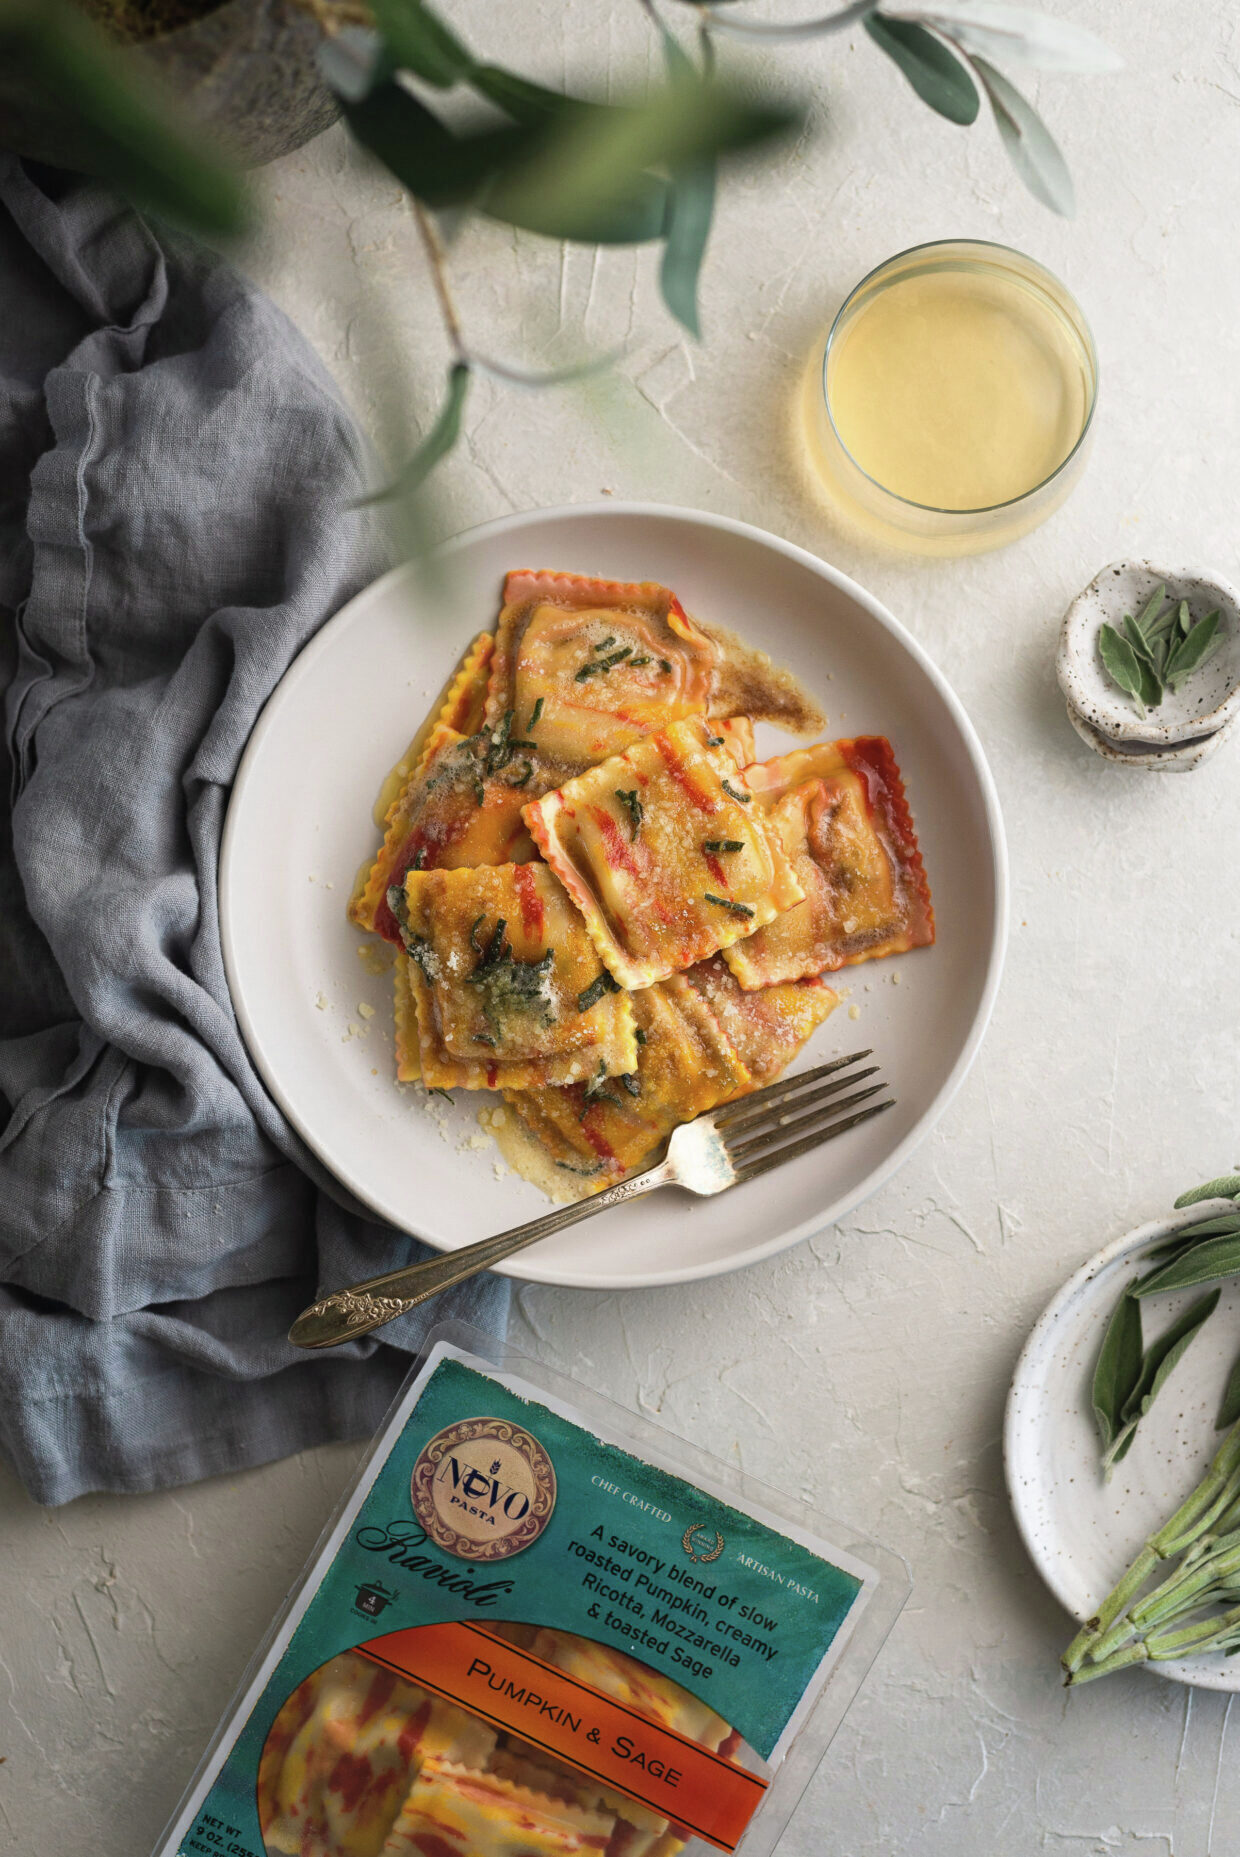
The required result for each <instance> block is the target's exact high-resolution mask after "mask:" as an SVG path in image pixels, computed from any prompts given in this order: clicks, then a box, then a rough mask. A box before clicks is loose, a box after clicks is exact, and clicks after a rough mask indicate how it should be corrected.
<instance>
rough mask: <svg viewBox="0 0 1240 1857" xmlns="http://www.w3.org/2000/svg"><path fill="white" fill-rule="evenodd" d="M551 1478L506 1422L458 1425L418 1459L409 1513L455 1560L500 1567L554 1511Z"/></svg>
mask: <svg viewBox="0 0 1240 1857" xmlns="http://www.w3.org/2000/svg"><path fill="white" fill-rule="evenodd" d="M555 1493H556V1492H555V1471H554V1469H553V1468H552V1465H551V1459H550V1458H549V1457H548V1455H547V1453H546V1451H545V1450H544V1449H543V1447H542V1445H541V1444H539V1442H538V1440H537V1438H535V1437H534V1435H533V1433H532V1432H528V1431H526V1430H525V1429H524V1427H523V1426H520V1425H514V1424H512V1423H511V1422H510V1421H509V1420H507V1419H483V1418H478V1419H460V1420H458V1422H457V1423H456V1424H455V1425H448V1426H446V1427H445V1428H444V1430H443V1431H441V1432H437V1433H436V1434H435V1436H434V1437H433V1438H432V1439H431V1440H430V1443H429V1444H427V1445H425V1446H424V1447H423V1449H422V1450H421V1451H420V1452H419V1454H418V1459H417V1462H416V1463H415V1464H414V1466H413V1475H412V1477H411V1479H410V1496H411V1498H412V1502H413V1512H414V1514H415V1515H416V1516H417V1518H418V1521H419V1522H420V1523H421V1524H422V1527H423V1528H424V1529H425V1530H426V1533H427V1534H428V1536H429V1537H430V1539H431V1540H432V1541H434V1542H435V1543H436V1545H437V1546H439V1547H441V1548H443V1549H444V1550H445V1551H446V1552H447V1553H449V1554H455V1555H456V1556H457V1557H458V1558H459V1559H461V1560H504V1559H506V1558H507V1556H508V1555H509V1554H519V1553H521V1551H522V1549H523V1548H527V1547H529V1546H530V1545H531V1544H532V1543H533V1542H535V1541H537V1539H538V1537H539V1535H540V1534H541V1533H542V1531H543V1529H544V1528H545V1527H546V1526H547V1523H548V1522H549V1521H550V1520H551V1512H552V1510H553V1509H554V1508H555Z"/></svg>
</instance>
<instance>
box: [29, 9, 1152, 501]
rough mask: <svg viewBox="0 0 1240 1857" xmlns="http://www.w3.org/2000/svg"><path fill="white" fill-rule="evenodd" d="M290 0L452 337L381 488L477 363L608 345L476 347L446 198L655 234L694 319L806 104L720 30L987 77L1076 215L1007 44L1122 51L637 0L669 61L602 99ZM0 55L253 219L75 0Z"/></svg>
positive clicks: (127, 157) (168, 174)
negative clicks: (637, 88) (730, 204)
mask: <svg viewBox="0 0 1240 1857" xmlns="http://www.w3.org/2000/svg"><path fill="white" fill-rule="evenodd" d="M299 3H300V4H301V5H302V6H303V7H304V9H305V10H306V11H307V12H308V13H309V14H310V15H311V17H312V18H313V19H314V20H315V21H316V23H317V24H318V25H319V26H320V28H321V30H322V32H323V42H322V44H321V45H320V47H319V53H318V63H319V69H320V74H321V76H322V77H323V79H324V81H325V82H326V83H327V84H328V85H329V87H330V88H331V89H332V90H333V91H334V92H335V94H336V96H337V97H338V99H339V101H340V105H341V109H342V112H343V115H344V117H345V120H346V122H347V124H348V127H349V130H350V131H351V133H352V135H353V136H354V138H355V139H356V140H357V141H358V142H359V143H360V144H361V145H362V146H363V147H364V148H366V149H367V150H368V151H369V152H370V154H371V155H373V156H374V157H375V158H376V159H377V160H378V161H380V162H381V163H382V164H383V165H384V166H385V167H386V168H387V169H388V171H389V172H390V173H391V174H392V175H394V176H395V178H396V179H397V180H398V181H399V182H400V183H401V184H402V186H404V187H405V188H406V189H407V190H408V192H409V194H410V195H411V196H412V201H413V209H414V215H415V220H416V223H417V227H418V231H419V235H420V238H421V241H422V245H423V249H424V251H425V253H426V257H427V263H428V267H429V271H430V275H431V280H432V284H433V287H434V289H435V293H436V297H437V300H438V303H439V308H440V311H441V314H442V317H443V322H444V328H445V331H446V333H447V336H448V341H449V345H450V348H451V351H452V354H451V362H450V366H449V373H448V380H447V385H446V391H445V395H444V399H443V402H442V404H441V407H440V410H439V413H438V415H437V417H436V419H435V421H434V423H433V425H432V427H431V429H430V430H429V431H428V433H427V435H426V437H425V438H424V439H423V441H422V443H421V445H420V446H419V448H418V450H417V451H416V453H415V454H414V456H413V457H412V458H411V459H410V461H409V463H408V464H407V465H406V466H405V468H404V469H403V470H402V471H401V472H400V473H399V475H398V476H397V478H396V479H395V480H394V482H393V483H392V484H391V485H389V486H388V487H387V488H386V489H385V490H382V491H380V492H378V493H377V498H376V499H372V500H378V499H382V498H385V497H388V496H395V495H398V494H407V493H409V492H411V491H413V490H415V489H416V488H417V487H418V486H419V485H420V484H421V483H422V482H423V480H424V479H425V478H426V476H427V475H428V473H429V472H430V471H431V469H432V468H433V467H434V465H435V464H436V463H437V462H438V460H439V459H440V458H441V457H443V456H444V455H445V453H446V452H448V451H449V450H450V449H451V447H452V446H453V444H454V443H455V442H456V439H457V438H458V436H459V434H460V431H461V422H462V417H463V414H464V409H465V404H466V400H467V397H468V392H469V387H470V383H471V380H472V378H473V376H474V374H475V373H487V374H490V375H493V376H494V377H496V378H497V379H500V380H503V381H506V382H508V383H510V384H513V385H516V386H547V385H552V384H556V383H558V382H562V381H564V380H568V379H573V378H577V377H579V376H580V374H581V373H582V372H583V371H589V369H590V368H592V367H597V366H599V365H605V364H606V362H607V361H608V360H610V359H614V357H603V358H602V360H601V361H596V362H594V363H590V364H587V367H586V368H585V369H583V368H580V367H577V368H568V369H555V370H551V371H549V372H530V371H528V370H525V369H522V368H518V367H514V366H512V365H510V364H508V363H506V362H502V361H497V360H493V359H490V358H488V357H486V356H484V355H482V354H480V353H478V352H477V351H476V350H475V349H473V348H472V346H471V345H470V343H469V342H468V340H467V339H466V335H465V332H464V329H463V325H462V320H461V317H460V315H459V313H458V311H457V309H456V306H455V304H454V302H453V299H452V294H451V290H450V287H449V284H448V278H447V267H446V258H445V251H444V247H443V244H442V241H441V238H440V234H439V232H438V230H437V228H436V226H435V223H434V221H433V219H432V215H433V214H435V213H446V212H456V213H460V212H462V211H469V212H475V213H480V214H482V215H484V216H486V217H489V218H492V219H495V220H499V221H501V222H503V223H504V224H506V225H510V226H514V227H517V228H519V229H521V230H523V231H526V232H533V233H537V234H541V235H542V236H544V237H547V238H553V239H563V240H569V241H573V242H577V243H584V244H591V245H635V244H646V243H659V244H661V246H662V255H661V262H660V269H659V282H660V288H661V291H662V295H663V299H664V302H665V304H666V306H667V308H668V310H669V311H670V313H671V314H672V316H674V317H675V318H676V320H677V321H678V322H679V323H681V324H682V326H683V327H684V328H685V329H687V330H688V331H689V333H690V334H692V335H694V336H695V337H700V334H701V323H700V313H699V307H698V293H699V280H700V276H701V269H702V264H703V260H704V257H705V253H706V248H707V243H708V240H709V236H710V230H711V224H712V220H713V216H714V208H715V199H716V193H717V188H718V183H719V169H720V164H721V163H722V162H724V161H726V160H729V159H732V158H735V157H737V156H740V155H743V154H745V153H747V152H750V151H753V150H756V149H759V148H769V147H771V146H772V145H774V144H776V143H778V142H779V141H780V140H781V139H785V138H787V137H789V136H790V135H791V134H792V133H794V132H795V131H796V130H798V129H799V128H800V127H801V126H802V125H803V123H804V121H805V117H806V111H805V108H804V105H803V104H802V103H801V102H800V101H798V100H795V99H792V98H787V99H783V100H777V101H774V102H770V101H765V100H762V99H759V98H757V97H756V96H755V95H753V94H752V93H751V91H749V90H748V89H746V88H745V87H744V86H743V85H742V84H741V83H739V82H738V81H737V79H736V78H735V77H734V76H733V75H731V74H721V73H720V71H719V70H718V69H717V66H716V57H715V43H714V42H715V38H716V36H719V35H723V36H727V37H731V38H735V39H742V40H747V41H749V42H751V43H753V42H766V43H771V44H776V45H778V44H781V43H782V44H788V43H795V42H797V41H800V40H806V39H812V38H817V37H822V36H825V35H829V34H833V33H838V32H841V31H845V30H847V29H848V28H850V27H852V26H855V25H857V24H860V25H862V26H863V27H864V29H865V31H866V33H867V34H868V36H869V38H870V39H871V41H872V42H873V43H874V44H875V45H876V46H877V47H878V49H879V50H880V51H882V52H883V53H884V54H885V55H886V56H887V57H888V58H889V59H891V61H892V62H893V63H894V64H895V66H896V67H897V69H898V70H899V71H900V72H901V74H902V75H903V77H904V78H905V79H906V80H907V82H908V83H909V85H910V86H911V88H912V89H913V91H914V92H915V93H916V95H917V96H918V97H920V98H921V100H922V101H923V102H924V103H926V104H927V105H928V106H929V107H930V108H931V109H933V110H935V111H937V113H938V114H939V115H941V116H943V117H945V118H946V119H947V120H948V121H949V122H952V123H956V124H960V125H962V126H967V125H968V124H970V123H973V122H974V121H976V119H977V117H978V114H979V112H980V108H981V100H982V97H983V96H985V98H986V99H987V101H988V102H989V103H990V106H991V111H992V113H993V116H994V119H995V123H996V126H997V128H998V132H999V135H1000V138H1001V140H1002V143H1003V146H1004V147H1005V149H1006V151H1007V153H1008V155H1009V157H1010V159H1011V161H1012V163H1013V165H1014V167H1015V169H1016V171H1017V173H1018V174H1019V175H1020V177H1021V179H1022V180H1023V181H1024V183H1025V185H1026V186H1027V187H1028V188H1029V189H1030V191H1031V192H1032V193H1033V194H1034V195H1035V196H1036V197H1037V198H1038V199H1039V200H1041V201H1042V202H1043V203H1044V204H1045V205H1047V206H1049V207H1051V208H1052V209H1053V210H1055V211H1056V212H1060V213H1064V214H1071V212H1072V211H1073V205H1074V202H1073V191H1072V181H1071V177H1070V175H1069V173H1068V169H1067V165H1066V163H1065V161H1064V158H1063V156H1062V154H1061V152H1060V150H1059V148H1058V146H1057V145H1056V143H1055V141H1054V139H1053V137H1052V135H1051V133H1050V131H1049V129H1048V128H1047V127H1046V125H1045V123H1044V122H1043V121H1042V119H1041V117H1040V116H1039V115H1038V113H1037V112H1036V110H1035V109H1034V107H1033V105H1032V104H1031V103H1030V102H1029V101H1028V99H1027V98H1026V97H1025V96H1024V95H1023V94H1022V93H1021V92H1020V91H1019V90H1017V88H1016V87H1015V85H1013V84H1012V83H1011V82H1010V80H1009V79H1008V78H1006V77H1005V76H1004V75H1003V74H1002V72H1001V71H1000V70H999V69H998V68H997V65H996V63H995V61H996V60H1002V61H1003V62H1006V63H1014V64H1020V65H1026V66H1028V67H1030V68H1033V69H1041V70H1047V71H1072V72H1099V71H1111V70H1114V69H1116V68H1117V67H1118V65H1119V60H1118V59H1117V58H1116V57H1115V56H1114V54H1113V53H1112V52H1110V50H1109V49H1108V48H1107V47H1106V46H1105V45H1103V44H1102V42H1101V41H1100V40H1098V39H1096V38H1094V37H1093V36H1092V35H1091V34H1089V33H1087V32H1085V31H1084V30H1083V29H1082V28H1081V27H1078V26H1075V25H1072V24H1070V23H1069V22H1066V21H1063V20H1057V19H1053V18H1050V17H1048V16H1047V15H1045V14H1042V13H1039V12H1036V11H1034V10H1033V9H1031V8H1029V7H1025V6H1017V5H1010V4H1007V0H939V4H934V0H922V3H921V4H918V5H914V6H902V5H898V4H895V3H894V0H852V3H851V4H845V5H843V6H841V7H838V8H836V9H835V10H834V11H833V12H830V13H827V14H825V15H822V16H819V17H811V18H804V19H795V18H794V19H785V18H775V19H763V18H755V17H753V16H752V14H750V13H749V12H748V11H747V10H746V8H745V5H744V0H668V4H669V5H670V6H671V7H672V9H673V10H674V11H678V9H679V8H681V7H684V6H691V7H692V8H693V12H694V16H695V37H696V47H697V58H696V60H695V59H694V58H693V57H691V56H690V54H689V52H688V51H687V50H686V49H685V47H684V46H683V45H682V44H681V42H680V39H679V38H678V37H677V35H676V34H675V33H674V32H673V31H672V29H671V27H670V26H669V25H668V23H667V21H666V19H665V18H664V17H663V15H662V13H661V12H660V10H659V5H658V0H640V4H641V5H642V7H643V9H644V11H645V13H646V14H647V16H648V18H649V20H650V22H651V25H652V27H653V28H654V30H655V31H657V33H658V35H659V38H660V43H661V47H662V53H663V64H664V77H663V81H662V82H661V83H659V84H657V85H654V86H652V87H651V89H650V90H649V91H648V92H647V94H646V95H645V96H644V97H640V98H634V99H625V100H622V101H620V102H610V101H607V102H604V101H600V100H597V99H591V98H587V97H581V96H574V95H570V94H567V93H565V92H562V91H559V90H553V89H549V88H547V87H546V86H544V85H541V84H538V83H535V82H532V81H531V80H530V79H528V78H526V77H523V76H521V75H519V74H518V73H517V72H515V71H509V70H507V69H505V68H504V67H502V66H499V65H495V64H492V63H489V62H487V61H486V60H484V59H479V58H476V57H475V56H474V54H473V53H472V51H471V50H470V49H469V48H468V47H467V46H466V45H465V43H464V42H463V40H462V39H461V38H460V37H459V35H458V34H457V33H456V32H455V31H454V30H453V29H452V27H451V26H450V25H448V24H447V23H446V22H445V21H444V20H443V19H441V18H440V17H439V15H438V14H437V13H436V12H435V11H433V9H432V8H431V7H430V6H429V5H427V4H426V3H425V0H367V4H365V5H362V4H358V3H355V0H348V4H342V3H341V0H299ZM361 20H366V21H368V23H365V24H362V23H359V21H361ZM0 73H2V77H0V89H3V88H8V87H12V86H17V87H19V88H24V89H26V90H27V91H29V92H31V93H33V94H34V95H36V96H37V97H39V98H41V99H45V100H47V101H48V102H49V103H51V104H53V105H56V106H59V107H60V108H61V109H62V110H63V111H65V112H67V113H68V115H69V116H70V117H71V119H72V120H73V122H74V125H75V128H76V129H77V130H78V131H79V132H80V134H81V135H82V136H84V137H85V138H86V140H87V144H88V146H89V149H90V155H91V165H92V168H93V170H94V171H95V172H96V173H98V174H99V175H101V176H102V177H103V178H104V179H106V180H108V181H109V182H111V183H112V184H113V185H114V186H115V187H116V188H117V189H118V190H119V191H120V192H122V193H123V194H125V195H126V196H127V197H128V198H130V199H132V200H133V201H134V202H135V204H137V205H138V206H140V207H145V208H148V209H150V210H152V211H153V212H155V213H158V214H161V215H164V216H167V217H170V218H172V219H175V220H178V221H180V222H181V223H183V224H186V225H188V226H190V227H192V228H194V229H197V230H200V231H203V232H206V233H208V234H210V235H214V236H220V235H227V234H230V233H233V232H236V231H238V230H240V229H241V228H242V227H243V226H244V224H245V223H246V199H245V194H244V192H243V189H242V186H241V183H240V180H239V178H238V176H237V174H236V172H235V171H234V169H233V168H232V167H231V166H230V164H229V162H228V161H227V159H226V158H225V157H224V156H223V155H222V154H221V153H219V152H217V151H215V150H213V149H212V148H211V147H210V146H208V145H207V143H206V142H205V139H204V138H203V137H202V136H201V135H198V134H195V133H194V132H193V131H192V130H190V129H188V128H186V127H184V126H183V125H182V124H181V123H179V122H178V121H177V120H176V119H175V118H174V115H173V112H172V109H171V106H170V104H169V103H168V102H167V101H166V100H164V99H162V98H160V97H159V96H157V95H154V94H152V88H151V85H150V84H149V83H143V82H142V81H140V79H139V77H138V76H137V75H136V73H135V71H134V70H133V68H132V66H131V64H130V63H129V61H127V60H126V58H125V57H124V55H123V54H122V53H121V52H120V51H119V50H118V49H117V48H116V47H115V46H114V45H112V44H110V43H109V42H108V40H107V39H106V38H105V37H104V35H103V34H102V33H101V32H100V31H99V30H98V29H97V28H95V27H94V26H93V25H92V24H91V23H90V22H89V21H88V20H87V19H86V18H85V16H84V15H83V14H82V13H81V12H80V11H79V9H78V7H77V6H75V5H74V4H73V0H0ZM449 92H452V93H457V94H454V96H453V108H452V113H451V120H449V119H448V118H447V117H445V115H444V114H442V113H441V110H440V108H439V107H438V105H437V103H436V97H437V96H439V95H443V96H445V97H446V95H447V93H449ZM428 93H429V94H428Z"/></svg>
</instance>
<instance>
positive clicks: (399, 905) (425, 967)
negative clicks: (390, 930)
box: [387, 883, 434, 980]
mask: <svg viewBox="0 0 1240 1857" xmlns="http://www.w3.org/2000/svg"><path fill="white" fill-rule="evenodd" d="M387 906H388V908H389V909H390V910H391V912H392V914H393V916H394V917H395V919H396V927H397V929H398V931H399V933H400V939H401V944H402V946H403V947H404V950H405V953H406V954H407V955H408V956H409V958H410V960H411V961H416V962H417V964H418V966H419V967H420V968H421V969H422V972H423V973H424V974H425V975H426V978H427V979H428V980H433V979H434V974H433V973H432V971H431V969H432V966H433V964H434V957H433V955H432V952H431V945H430V943H429V941H427V940H426V938H425V936H423V935H415V934H414V932H413V930H412V929H411V928H410V926H409V901H408V898H407V897H406V895H405V891H404V886H403V884H399V883H393V884H390V885H389V886H388V893H387Z"/></svg>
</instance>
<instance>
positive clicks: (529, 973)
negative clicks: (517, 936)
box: [465, 916, 556, 1044]
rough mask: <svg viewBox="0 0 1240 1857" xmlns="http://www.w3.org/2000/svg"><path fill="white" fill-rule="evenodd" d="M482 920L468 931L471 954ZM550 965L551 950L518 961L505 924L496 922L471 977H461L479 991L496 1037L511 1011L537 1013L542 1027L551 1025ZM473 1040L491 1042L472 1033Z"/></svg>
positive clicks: (502, 920) (552, 959) (476, 946)
mask: <svg viewBox="0 0 1240 1857" xmlns="http://www.w3.org/2000/svg"><path fill="white" fill-rule="evenodd" d="M482 920H483V918H482V917H481V916H479V917H478V918H477V920H476V921H475V922H474V924H473V927H472V928H471V929H470V931H469V940H470V944H471V946H472V947H473V949H474V951H475V953H479V942H478V937H477V929H478V923H479V922H481V921H482ZM554 965H555V951H554V949H552V948H548V950H547V952H546V953H545V954H544V955H543V956H542V958H541V959H540V960H537V961H519V960H518V959H517V957H516V956H515V955H514V954H513V952H512V949H511V948H510V946H509V945H508V923H507V921H506V920H505V918H504V917H503V916H500V917H499V918H498V919H497V921H496V924H495V927H494V929H493V930H492V933H491V939H490V941H489V942H488V943H487V945H486V947H485V949H482V950H481V951H480V958H479V961H478V965H477V966H476V967H475V968H474V971H473V973H472V974H466V976H465V985H466V986H471V987H480V988H482V991H483V1004H482V1010H483V1014H484V1016H485V1018H486V1022H487V1024H488V1025H489V1026H490V1028H491V1030H492V1031H493V1032H494V1033H495V1034H496V1036H497V1037H499V1036H501V1035H502V1033H503V1021H504V1018H505V1016H506V1015H507V1014H509V1013H513V1012H520V1013H527V1012H538V1013H540V1014H541V1015H542V1023H543V1024H544V1025H552V1024H554V1022H555V1011H556V1002H555V998H554V995H553V994H552V991H551V973H552V969H553V967H554ZM475 1037H476V1038H477V1039H478V1040H479V1042H480V1043H483V1044H493V1043H494V1042H495V1041H494V1040H493V1039H489V1038H483V1037H482V1035H481V1034H480V1033H475Z"/></svg>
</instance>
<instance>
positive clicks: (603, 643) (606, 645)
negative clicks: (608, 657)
mask: <svg viewBox="0 0 1240 1857" xmlns="http://www.w3.org/2000/svg"><path fill="white" fill-rule="evenodd" d="M615 642H616V635H615V633H614V632H609V633H608V634H607V637H606V638H600V639H599V641H598V644H597V645H596V646H595V647H594V649H595V650H596V651H607V650H609V649H610V648H611V646H612V645H614V644H615Z"/></svg>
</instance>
